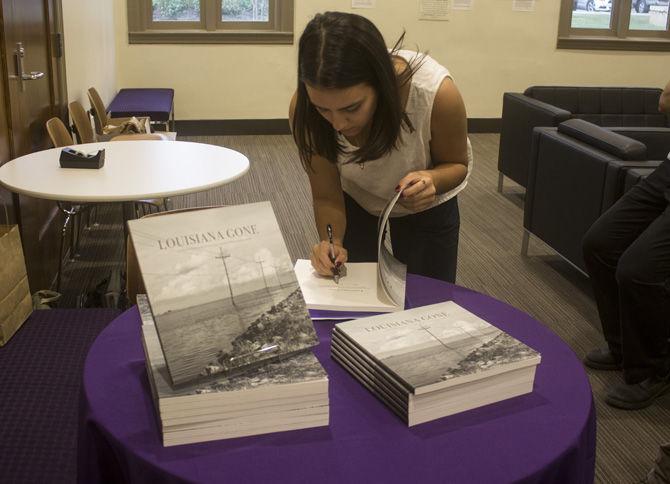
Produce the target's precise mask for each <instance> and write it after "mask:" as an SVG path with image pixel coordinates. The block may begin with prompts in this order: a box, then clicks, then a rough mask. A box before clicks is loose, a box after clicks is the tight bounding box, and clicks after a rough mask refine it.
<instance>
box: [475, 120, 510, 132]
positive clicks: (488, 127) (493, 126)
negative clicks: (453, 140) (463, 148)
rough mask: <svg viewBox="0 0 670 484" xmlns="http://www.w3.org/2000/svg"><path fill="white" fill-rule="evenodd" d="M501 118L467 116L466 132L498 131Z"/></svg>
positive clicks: (500, 125)
mask: <svg viewBox="0 0 670 484" xmlns="http://www.w3.org/2000/svg"><path fill="white" fill-rule="evenodd" d="M501 127H502V119H501V118H468V133H500V129H501Z"/></svg>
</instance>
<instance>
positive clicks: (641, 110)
mask: <svg viewBox="0 0 670 484" xmlns="http://www.w3.org/2000/svg"><path fill="white" fill-rule="evenodd" d="M661 92H662V91H661V89H658V88H644V87H574V86H531V87H529V88H528V89H526V90H525V91H524V94H525V95H526V96H529V97H532V98H534V99H538V100H540V101H543V102H546V103H548V104H553V105H554V106H557V107H559V108H561V109H565V110H567V111H570V112H571V113H572V114H573V116H575V117H578V118H581V119H585V120H587V121H590V122H593V123H596V124H598V125H600V126H670V119H669V118H668V117H667V116H665V115H663V114H661V113H659V112H658V98H659V96H660V95H661Z"/></svg>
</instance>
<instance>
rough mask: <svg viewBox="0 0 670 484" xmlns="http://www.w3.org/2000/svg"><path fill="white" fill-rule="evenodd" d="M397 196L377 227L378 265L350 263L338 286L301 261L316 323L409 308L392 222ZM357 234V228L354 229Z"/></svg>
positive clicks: (298, 269) (304, 289) (301, 275)
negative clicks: (391, 217)
mask: <svg viewBox="0 0 670 484" xmlns="http://www.w3.org/2000/svg"><path fill="white" fill-rule="evenodd" d="M401 194H402V192H399V193H397V194H396V195H395V196H394V197H393V198H392V199H391V200H389V202H388V203H387V204H386V207H384V210H383V211H382V213H381V215H380V216H379V223H378V225H377V230H378V237H377V260H378V262H348V263H347V264H346V266H347V273H346V276H344V277H340V280H339V283H335V281H334V280H333V278H332V277H325V276H321V275H319V274H318V273H317V272H316V271H315V270H314V269H313V268H312V264H311V262H310V261H308V260H305V259H298V261H297V262H296V264H295V273H296V277H297V278H298V283H299V284H300V289H301V290H302V293H303V296H304V298H305V302H306V303H307V308H308V309H309V310H310V315H311V317H312V319H341V316H340V317H338V316H337V313H335V314H332V313H330V311H336V312H344V313H346V316H349V317H355V316H356V313H371V312H372V313H388V312H393V311H401V310H403V309H404V308H405V280H406V276H407V266H406V265H405V264H403V263H402V262H400V261H399V260H398V259H396V258H395V257H394V256H393V250H392V248H391V240H390V236H389V230H388V225H389V224H388V219H389V215H390V213H391V210H393V207H394V206H395V204H396V202H397V201H398V199H399V198H400V195H401ZM350 229H353V230H355V227H350Z"/></svg>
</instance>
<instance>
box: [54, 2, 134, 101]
mask: <svg viewBox="0 0 670 484" xmlns="http://www.w3.org/2000/svg"><path fill="white" fill-rule="evenodd" d="M115 3H121V0H63V24H64V25H63V27H64V31H65V36H64V37H65V66H66V70H67V91H68V100H69V101H70V102H72V101H75V100H76V101H79V102H81V103H82V104H83V105H84V107H85V108H86V109H88V107H89V103H88V98H87V96H86V90H87V89H88V88H89V87H91V86H94V87H95V88H96V89H97V90H98V91H99V92H100V95H101V96H102V98H103V100H104V101H105V102H106V103H108V102H109V101H111V99H112V97H113V96H114V94H115V93H116V72H117V66H116V54H115V48H116V43H115V29H114V4H115Z"/></svg>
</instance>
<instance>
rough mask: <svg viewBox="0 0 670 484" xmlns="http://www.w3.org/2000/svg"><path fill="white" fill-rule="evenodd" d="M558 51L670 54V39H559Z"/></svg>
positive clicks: (573, 37) (571, 37)
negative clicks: (627, 51) (669, 52)
mask: <svg viewBox="0 0 670 484" xmlns="http://www.w3.org/2000/svg"><path fill="white" fill-rule="evenodd" d="M556 47H557V48H558V49H579V50H630V51H638V52H639V51H650V52H668V51H670V39H660V38H656V37H644V38H630V37H629V38H627V39H619V38H613V37H612V38H593V37H575V36H570V37H559V38H558V42H557V43H556Z"/></svg>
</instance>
